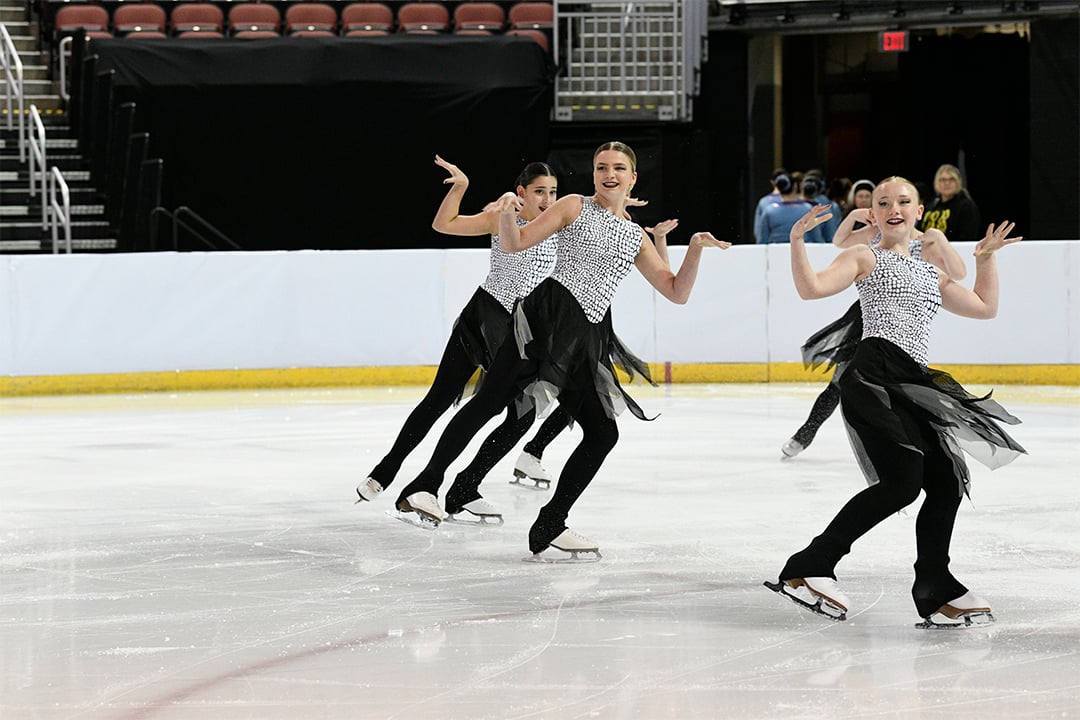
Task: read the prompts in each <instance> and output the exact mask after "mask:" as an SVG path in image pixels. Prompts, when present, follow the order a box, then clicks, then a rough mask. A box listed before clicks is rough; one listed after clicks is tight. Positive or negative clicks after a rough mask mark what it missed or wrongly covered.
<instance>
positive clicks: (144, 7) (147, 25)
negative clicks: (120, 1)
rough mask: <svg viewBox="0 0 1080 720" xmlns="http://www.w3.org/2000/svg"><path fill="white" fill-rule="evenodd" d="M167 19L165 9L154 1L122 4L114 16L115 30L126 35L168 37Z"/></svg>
mask: <svg viewBox="0 0 1080 720" xmlns="http://www.w3.org/2000/svg"><path fill="white" fill-rule="evenodd" d="M165 20H166V15H165V11H164V10H163V9H162V8H161V6H160V5H155V4H153V3H139V4H137V5H120V6H119V7H117V8H116V9H115V10H113V16H112V22H113V31H114V32H115V33H116V34H117V35H123V36H125V37H135V36H136V35H137V36H139V37H144V38H145V37H154V38H163V37H166V35H165Z"/></svg>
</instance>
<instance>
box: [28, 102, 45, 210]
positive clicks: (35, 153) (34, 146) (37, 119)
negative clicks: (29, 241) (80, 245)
mask: <svg viewBox="0 0 1080 720" xmlns="http://www.w3.org/2000/svg"><path fill="white" fill-rule="evenodd" d="M30 123H31V125H33V127H32V128H30V141H29V143H28V145H29V150H30V153H29V154H30V172H29V175H30V197H36V195H37V193H36V192H35V188H37V187H40V188H41V229H42V230H45V229H47V225H46V222H45V175H46V170H45V167H46V166H45V124H44V123H43V122H41V115H40V114H39V113H38V109H37V105H34V104H33V103H31V105H30ZM35 166H36V169H35Z"/></svg>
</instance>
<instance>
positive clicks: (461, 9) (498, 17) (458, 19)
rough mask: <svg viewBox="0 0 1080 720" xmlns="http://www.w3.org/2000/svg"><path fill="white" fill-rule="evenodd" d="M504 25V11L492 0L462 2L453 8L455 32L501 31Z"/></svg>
mask: <svg viewBox="0 0 1080 720" xmlns="http://www.w3.org/2000/svg"><path fill="white" fill-rule="evenodd" d="M505 26H506V13H505V12H504V11H503V9H502V8H501V7H500V6H498V5H496V4H495V3H493V2H463V3H461V4H460V5H458V6H457V8H456V9H455V10H454V32H455V33H459V34H461V33H473V34H491V33H501V32H502V31H503V28H504V27H505Z"/></svg>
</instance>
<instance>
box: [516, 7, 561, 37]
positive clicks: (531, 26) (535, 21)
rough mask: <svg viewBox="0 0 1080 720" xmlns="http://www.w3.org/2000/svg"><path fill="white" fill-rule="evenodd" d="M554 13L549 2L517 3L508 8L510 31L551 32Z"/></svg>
mask: <svg viewBox="0 0 1080 720" xmlns="http://www.w3.org/2000/svg"><path fill="white" fill-rule="evenodd" d="M554 16H555V11H554V8H553V7H552V5H551V3H549V2H519V3H517V4H516V5H513V6H511V8H510V29H511V30H551V29H552V27H554V24H555V23H554Z"/></svg>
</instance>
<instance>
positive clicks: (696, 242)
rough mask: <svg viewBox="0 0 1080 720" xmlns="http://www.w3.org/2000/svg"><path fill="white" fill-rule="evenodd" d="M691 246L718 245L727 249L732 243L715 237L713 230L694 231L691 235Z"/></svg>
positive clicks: (722, 248)
mask: <svg viewBox="0 0 1080 720" xmlns="http://www.w3.org/2000/svg"><path fill="white" fill-rule="evenodd" d="M690 246H691V247H716V248H720V249H721V250H727V249H728V248H729V247H731V243H730V242H728V241H727V240H717V239H716V238H714V237H713V235H712V233H711V232H698V233H694V234H693V235H692V236H691V237H690Z"/></svg>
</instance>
